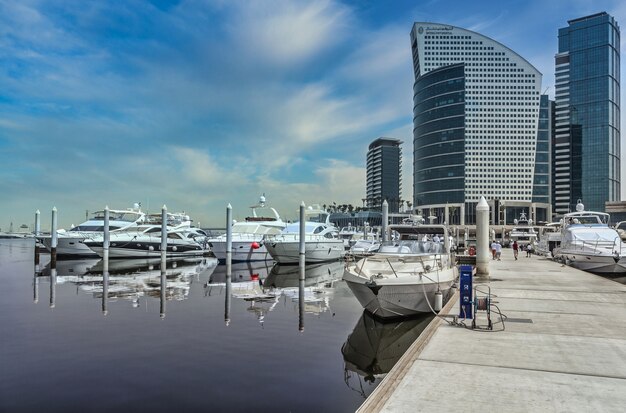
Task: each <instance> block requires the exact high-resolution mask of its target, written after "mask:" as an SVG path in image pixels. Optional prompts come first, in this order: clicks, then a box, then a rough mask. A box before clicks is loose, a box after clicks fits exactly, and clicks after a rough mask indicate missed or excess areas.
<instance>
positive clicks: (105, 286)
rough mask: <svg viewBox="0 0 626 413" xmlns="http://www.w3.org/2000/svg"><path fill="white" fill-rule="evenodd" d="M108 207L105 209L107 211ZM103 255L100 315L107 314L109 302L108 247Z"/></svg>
mask: <svg viewBox="0 0 626 413" xmlns="http://www.w3.org/2000/svg"><path fill="white" fill-rule="evenodd" d="M108 209H109V208H108V207H107V209H105V217H106V212H108ZM103 255H104V257H103V261H102V265H103V267H102V315H103V316H107V315H108V314H109V309H108V302H109V249H108V246H107V249H105V250H104V254H103Z"/></svg>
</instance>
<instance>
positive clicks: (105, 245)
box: [102, 205, 111, 265]
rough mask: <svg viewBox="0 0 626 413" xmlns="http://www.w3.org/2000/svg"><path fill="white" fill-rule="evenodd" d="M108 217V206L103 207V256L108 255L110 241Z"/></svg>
mask: <svg viewBox="0 0 626 413" xmlns="http://www.w3.org/2000/svg"><path fill="white" fill-rule="evenodd" d="M109 215H110V212H109V206H108V205H107V206H105V207H104V236H103V238H102V250H103V251H104V253H105V254H107V256H108V253H109V244H110V241H111V238H110V237H111V235H110V234H109ZM107 265H108V263H107Z"/></svg>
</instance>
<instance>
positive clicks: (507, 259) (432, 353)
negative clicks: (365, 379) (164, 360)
mask: <svg viewBox="0 0 626 413" xmlns="http://www.w3.org/2000/svg"><path fill="white" fill-rule="evenodd" d="M490 275H491V280H490V282H489V283H487V284H485V285H489V286H490V287H491V292H492V294H494V297H493V300H494V301H495V302H496V304H497V305H498V306H499V307H500V309H501V311H502V313H503V314H505V315H506V316H507V317H508V319H507V320H505V329H504V331H497V330H502V324H501V323H497V321H498V320H499V316H498V315H497V313H495V312H493V311H492V313H491V314H492V320H493V321H494V323H496V324H495V325H494V330H495V331H493V332H491V331H472V330H469V329H465V328H462V327H456V326H450V325H448V323H446V322H445V321H443V320H441V319H439V318H435V319H434V320H433V322H432V323H431V325H429V326H428V328H427V329H426V330H425V331H424V333H422V335H421V336H420V338H419V339H418V340H417V341H415V342H414V343H413V345H412V346H411V347H410V348H409V349H408V350H407V352H406V353H405V354H404V356H403V357H402V358H401V359H400V360H399V361H398V363H397V364H396V365H395V366H394V368H393V369H392V370H391V372H390V373H389V374H388V375H387V376H386V377H385V379H384V380H383V382H382V383H381V384H380V385H379V386H378V387H377V388H376V390H375V391H374V392H373V393H372V394H371V395H370V396H369V397H368V399H367V400H366V401H365V402H364V404H363V405H362V406H361V408H360V409H359V410H358V411H359V412H414V411H444V412H445V411H469V412H479V411H480V412H484V411H506V412H529V411H536V412H537V411H541V412H557V411H558V412H562V411H567V412H589V411H602V412H622V411H624V406H626V328H625V327H624V326H625V325H626V285H622V284H619V283H617V282H615V281H612V280H609V279H606V278H604V277H600V276H597V275H594V274H590V273H587V272H583V271H579V270H576V269H573V268H571V267H567V266H563V265H561V264H558V263H556V262H552V261H550V260H548V259H547V258H543V257H537V256H533V257H531V258H526V257H525V256H524V257H520V259H519V260H518V261H514V259H513V251H512V250H511V249H504V250H503V252H502V261H493V262H492V263H491V266H490ZM483 289H485V288H483ZM458 307H459V304H458V294H457V295H456V296H455V297H453V298H452V299H451V300H450V302H448V304H447V305H446V306H445V308H444V309H443V310H442V312H441V313H440V314H446V313H448V314H458V311H459V310H458ZM477 323H478V325H479V326H480V325H484V324H486V320H485V317H484V313H480V312H479V317H478V318H477ZM467 324H468V325H469V324H470V323H469V322H467Z"/></svg>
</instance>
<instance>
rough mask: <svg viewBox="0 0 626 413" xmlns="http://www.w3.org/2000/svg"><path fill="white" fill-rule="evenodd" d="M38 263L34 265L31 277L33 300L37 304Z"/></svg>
mask: <svg viewBox="0 0 626 413" xmlns="http://www.w3.org/2000/svg"><path fill="white" fill-rule="evenodd" d="M38 273H39V265H36V266H35V276H34V277H33V302H34V303H35V304H37V303H38V302H39V277H38V276H37V274H38Z"/></svg>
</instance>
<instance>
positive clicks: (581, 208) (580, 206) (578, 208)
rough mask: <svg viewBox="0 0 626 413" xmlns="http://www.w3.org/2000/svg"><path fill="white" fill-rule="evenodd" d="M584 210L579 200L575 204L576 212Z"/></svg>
mask: <svg viewBox="0 0 626 413" xmlns="http://www.w3.org/2000/svg"><path fill="white" fill-rule="evenodd" d="M584 210H585V206H584V205H583V202H582V201H581V200H580V199H579V200H578V202H577V203H576V212H583V211H584Z"/></svg>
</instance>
